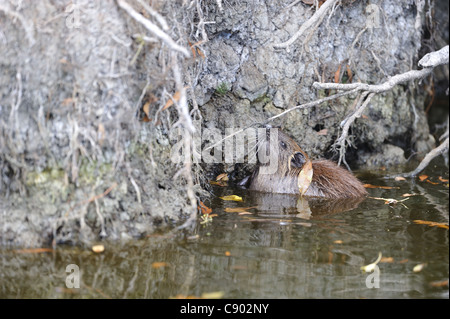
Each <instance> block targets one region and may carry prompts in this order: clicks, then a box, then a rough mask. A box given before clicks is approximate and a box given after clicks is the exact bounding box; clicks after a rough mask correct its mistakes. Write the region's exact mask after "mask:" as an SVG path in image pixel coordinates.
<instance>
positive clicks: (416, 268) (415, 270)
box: [413, 263, 426, 272]
mask: <svg viewBox="0 0 450 319" xmlns="http://www.w3.org/2000/svg"><path fill="white" fill-rule="evenodd" d="M425 266H426V264H425V263H424V264H418V265H415V266H414V268H413V271H414V272H421V271H422V270H423V268H424V267H425Z"/></svg>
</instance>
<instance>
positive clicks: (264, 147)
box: [258, 127, 309, 176]
mask: <svg viewBox="0 0 450 319" xmlns="http://www.w3.org/2000/svg"><path fill="white" fill-rule="evenodd" d="M258 145H259V147H258V159H259V163H260V164H261V166H263V167H267V166H271V167H276V172H277V174H280V175H281V176H284V175H287V174H289V173H292V172H293V171H296V169H300V170H301V168H302V167H303V165H304V164H305V163H306V162H307V161H309V157H308V155H307V154H306V153H305V152H304V151H303V150H302V149H301V148H300V146H298V144H297V143H296V142H295V141H294V140H293V139H292V138H290V137H289V136H288V135H287V134H285V133H284V132H282V131H281V130H280V129H278V128H273V127H267V128H266V136H265V138H262V139H260V141H259V142H258ZM271 172H272V173H273V172H275V171H274V170H272V171H271ZM298 172H299V171H298V170H297V172H296V173H297V174H298ZM268 173H270V172H268Z"/></svg>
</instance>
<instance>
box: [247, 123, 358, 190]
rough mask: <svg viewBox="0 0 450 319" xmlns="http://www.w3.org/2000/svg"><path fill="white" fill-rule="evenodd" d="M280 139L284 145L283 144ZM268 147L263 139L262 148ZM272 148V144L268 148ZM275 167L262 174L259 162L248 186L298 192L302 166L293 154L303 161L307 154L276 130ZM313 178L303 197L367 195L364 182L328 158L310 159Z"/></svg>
mask: <svg viewBox="0 0 450 319" xmlns="http://www.w3.org/2000/svg"><path fill="white" fill-rule="evenodd" d="M282 142H283V143H284V146H286V147H282V146H280V145H282ZM264 146H265V147H270V143H268V142H265V145H263V149H264ZM272 149H273V147H271V150H272ZM278 149H279V154H278V166H277V170H276V172H274V173H272V174H264V173H263V169H264V165H260V166H259V167H258V168H257V169H256V170H255V172H254V173H253V175H252V176H251V178H250V180H249V183H250V186H249V188H250V189H252V190H256V191H261V192H268V193H286V194H300V192H299V190H298V185H297V179H298V175H299V173H300V171H301V170H302V167H299V165H298V164H299V163H300V162H301V161H297V163H295V161H294V162H293V158H294V154H296V153H299V154H297V156H298V158H301V159H302V160H303V159H304V161H305V162H306V161H308V160H309V158H308V155H307V154H306V153H305V152H303V150H302V149H301V148H300V147H299V146H298V144H297V143H296V142H295V141H294V140H292V139H291V138H290V137H289V136H288V135H286V134H285V133H283V132H282V131H281V130H278ZM312 168H313V177H312V181H311V184H310V186H309V188H308V189H307V191H306V193H305V194H304V195H305V196H313V197H322V198H355V197H363V196H365V195H367V191H366V189H365V188H364V186H363V184H362V183H361V182H360V181H359V180H358V179H357V178H356V177H355V176H353V174H352V173H351V172H349V171H347V170H345V169H343V168H341V167H339V166H337V165H336V164H335V163H333V162H330V161H328V160H317V161H312Z"/></svg>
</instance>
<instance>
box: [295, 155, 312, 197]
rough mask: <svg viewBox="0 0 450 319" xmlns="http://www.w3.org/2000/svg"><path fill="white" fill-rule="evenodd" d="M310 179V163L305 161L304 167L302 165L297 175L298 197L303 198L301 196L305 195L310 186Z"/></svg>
mask: <svg viewBox="0 0 450 319" xmlns="http://www.w3.org/2000/svg"><path fill="white" fill-rule="evenodd" d="M312 178H313V168H312V162H311V161H307V162H306V163H305V165H303V168H302V170H301V171H300V173H299V174H298V179H297V185H298V190H299V192H300V195H302V196H303V194H305V193H306V191H307V190H308V187H309V185H310V184H311V181H312Z"/></svg>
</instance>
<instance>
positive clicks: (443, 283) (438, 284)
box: [430, 279, 448, 287]
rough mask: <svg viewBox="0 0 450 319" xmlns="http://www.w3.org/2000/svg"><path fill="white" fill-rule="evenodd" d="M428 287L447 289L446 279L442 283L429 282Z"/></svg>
mask: <svg viewBox="0 0 450 319" xmlns="http://www.w3.org/2000/svg"><path fill="white" fill-rule="evenodd" d="M430 286H432V287H447V286H448V279H447V280H443V281H433V282H430Z"/></svg>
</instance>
